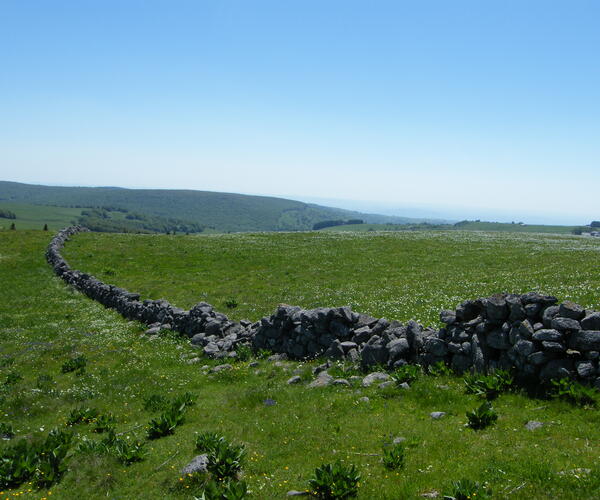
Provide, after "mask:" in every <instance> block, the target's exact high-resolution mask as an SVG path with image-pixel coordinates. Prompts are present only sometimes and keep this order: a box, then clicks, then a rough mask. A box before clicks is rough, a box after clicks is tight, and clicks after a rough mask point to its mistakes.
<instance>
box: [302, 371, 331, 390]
mask: <svg viewBox="0 0 600 500" xmlns="http://www.w3.org/2000/svg"><path fill="white" fill-rule="evenodd" d="M332 383H333V377H332V376H331V375H329V373H327V372H321V373H319V376H318V377H317V378H316V379H314V380H313V381H312V382H311V383H310V384H308V387H310V388H314V387H327V386H328V385H331V384H332Z"/></svg>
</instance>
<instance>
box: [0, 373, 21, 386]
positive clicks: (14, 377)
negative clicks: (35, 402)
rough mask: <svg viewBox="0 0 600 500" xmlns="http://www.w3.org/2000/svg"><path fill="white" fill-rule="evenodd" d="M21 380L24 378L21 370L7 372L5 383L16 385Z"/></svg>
mask: <svg viewBox="0 0 600 500" xmlns="http://www.w3.org/2000/svg"><path fill="white" fill-rule="evenodd" d="M21 380H23V375H21V374H20V373H19V372H15V371H12V372H8V373H7V374H6V379H5V380H4V385H5V386H11V385H15V384H16V383H17V382H20V381H21Z"/></svg>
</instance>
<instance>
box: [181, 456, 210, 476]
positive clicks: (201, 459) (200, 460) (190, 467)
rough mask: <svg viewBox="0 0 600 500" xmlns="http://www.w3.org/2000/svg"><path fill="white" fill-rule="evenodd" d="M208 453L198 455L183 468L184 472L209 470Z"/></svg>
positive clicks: (182, 471) (192, 472) (191, 472)
mask: <svg viewBox="0 0 600 500" xmlns="http://www.w3.org/2000/svg"><path fill="white" fill-rule="evenodd" d="M207 466H208V455H207V454H206V453H203V454H202V455H196V456H195V457H194V458H193V459H192V461H191V462H190V463H189V464H187V465H186V466H185V467H184V468H183V469H181V473H182V474H194V473H195V472H200V473H205V472H208V469H207Z"/></svg>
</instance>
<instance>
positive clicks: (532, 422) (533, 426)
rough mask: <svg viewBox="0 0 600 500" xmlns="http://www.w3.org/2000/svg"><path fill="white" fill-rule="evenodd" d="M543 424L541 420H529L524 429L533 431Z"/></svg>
mask: <svg viewBox="0 0 600 500" xmlns="http://www.w3.org/2000/svg"><path fill="white" fill-rule="evenodd" d="M543 425H544V423H543V422H538V421H537V420H530V421H529V422H527V423H526V424H525V429H527V430H528V431H534V430H536V429H539V428H540V427H543Z"/></svg>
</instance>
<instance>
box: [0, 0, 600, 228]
mask: <svg viewBox="0 0 600 500" xmlns="http://www.w3.org/2000/svg"><path fill="white" fill-rule="evenodd" d="M599 24H600V4H598V3H597V2H593V1H584V0H576V1H569V2H566V1H557V2H552V3H548V2H544V1H537V0H532V1H527V2H516V1H503V2H499V1H490V2H485V3H484V2H477V1H464V0H460V1H457V2H444V1H427V0H426V1H423V2H391V1H373V2H369V3H368V4H367V3H365V2H358V1H351V0H347V1H343V2H342V1H337V0H336V1H333V0H332V1H328V2H316V1H306V2H283V3H282V2H275V1H256V2H252V3H249V2H240V1H237V2H212V1H200V2H197V1H194V2H192V1H177V2H165V1H149V2H141V1H130V2H116V1H106V2H102V3H93V2H65V1H57V2H52V3H51V4H50V3H48V4H45V3H43V2H31V3H25V2H17V1H7V2H3V3H2V5H0V42H2V44H3V46H4V47H5V48H7V50H5V51H3V52H2V54H0V63H1V64H2V68H3V70H4V71H3V78H2V79H0V109H1V110H2V112H1V113H0V158H1V160H0V178H2V179H4V180H10V181H16V182H26V183H34V184H53V185H82V186H83V185H87V186H93V185H96V186H120V187H142V188H163V189H197V190H204V191H224V192H237V193H246V194H261V195H269V196H279V197H285V198H292V199H300V200H303V201H304V200H308V199H323V200H339V201H341V202H344V203H346V202H348V203H354V206H356V207H358V206H364V207H369V206H372V207H377V206H379V207H381V210H383V209H385V210H406V212H402V213H401V212H397V213H396V215H403V216H408V217H412V216H415V217H421V215H414V214H415V213H427V214H429V213H431V214H434V213H439V215H436V216H435V217H437V218H447V219H461V218H473V219H475V218H481V219H486V218H489V219H493V220H503V221H511V220H518V221H520V220H523V221H524V222H528V223H540V222H545V223H557V224H583V223H587V222H589V221H590V220H592V219H598V218H600V213H599V212H600V209H599V208H598V202H597V199H598V195H597V191H598V186H600V140H598V138H599V137H600V68H599V67H598V65H597V64H595V61H596V60H597V53H598V49H599V48H600V31H599V30H598V29H597V26H598V25H599ZM322 204H323V203H322ZM333 206H335V205H333ZM341 208H346V207H344V206H342V207H341ZM354 209H356V210H361V211H367V210H368V209H367V210H365V209H359V208H354ZM381 210H377V209H375V210H371V211H377V212H378V213H382V212H381ZM411 210H412V212H411ZM470 214H472V215H470ZM486 214H487V215H486ZM431 216H433V215H431ZM427 217H430V216H429V215H427Z"/></svg>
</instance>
